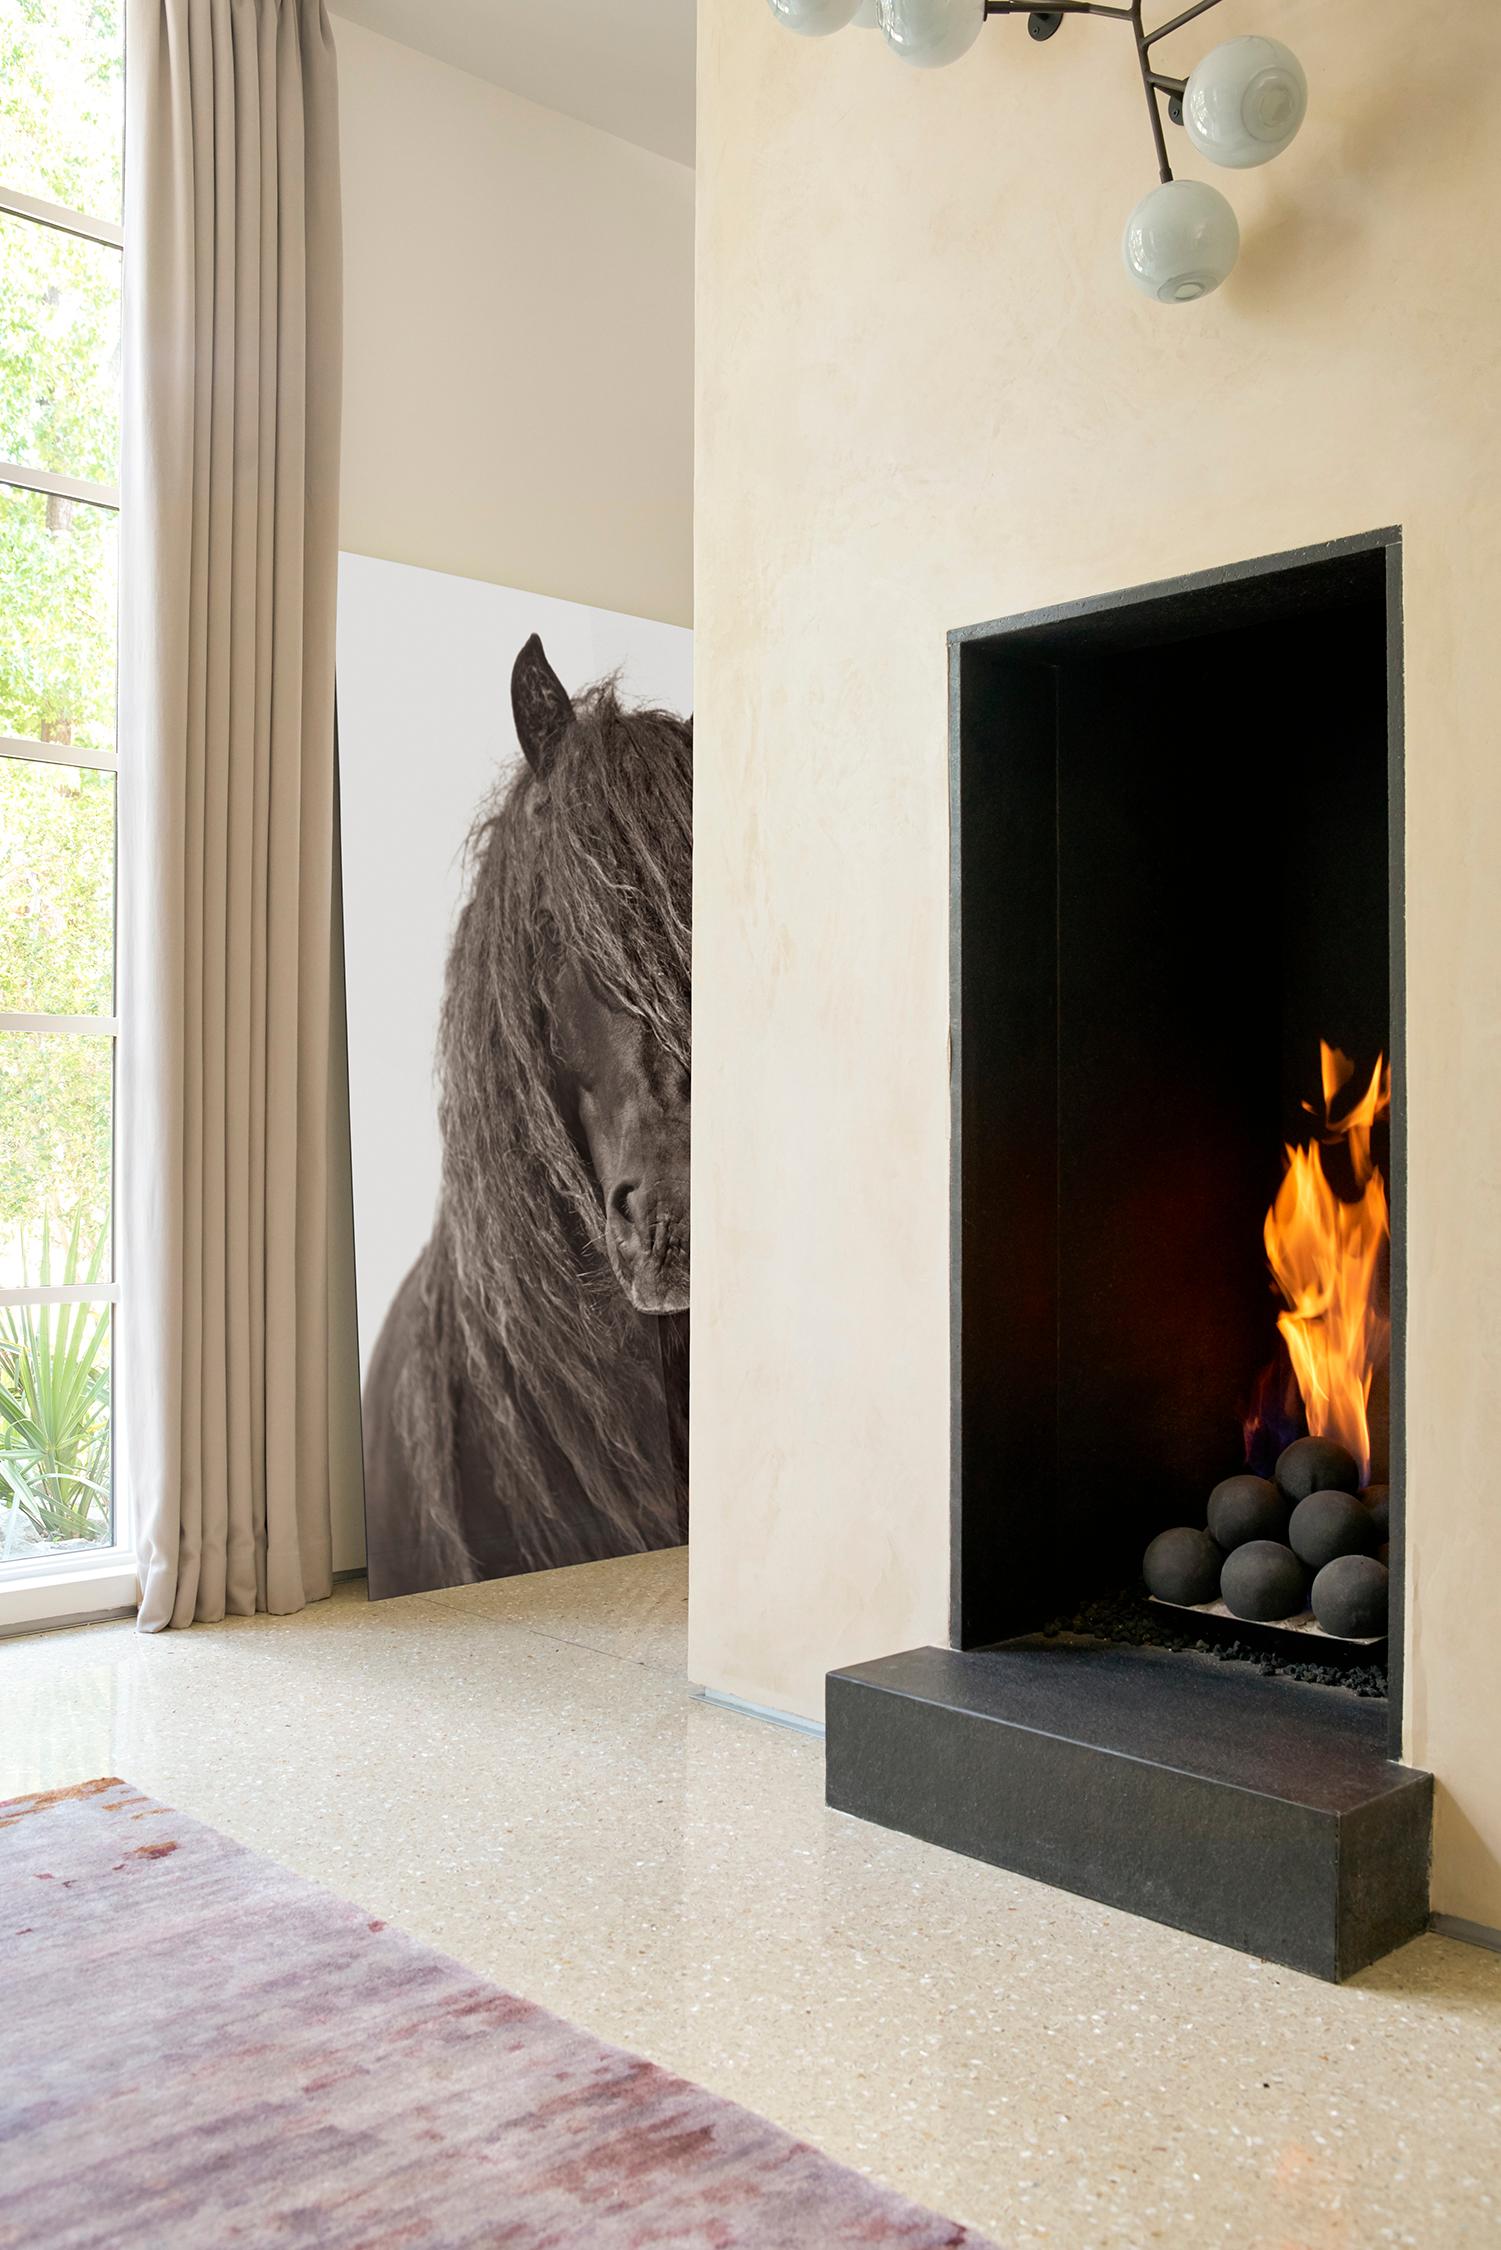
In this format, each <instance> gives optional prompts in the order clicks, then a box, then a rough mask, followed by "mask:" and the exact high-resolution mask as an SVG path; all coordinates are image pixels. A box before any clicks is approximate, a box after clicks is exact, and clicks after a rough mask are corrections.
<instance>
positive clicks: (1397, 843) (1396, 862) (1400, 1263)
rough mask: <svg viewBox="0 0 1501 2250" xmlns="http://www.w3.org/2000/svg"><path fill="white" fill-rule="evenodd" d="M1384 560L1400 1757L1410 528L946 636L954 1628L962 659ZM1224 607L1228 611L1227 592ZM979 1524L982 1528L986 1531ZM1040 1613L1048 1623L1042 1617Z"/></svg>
mask: <svg viewBox="0 0 1501 2250" xmlns="http://www.w3.org/2000/svg"><path fill="white" fill-rule="evenodd" d="M1364 557H1379V558H1381V561H1382V563H1383V567H1384V585H1385V602H1386V657H1387V758H1388V869H1389V887H1390V954H1389V964H1388V979H1389V992H1390V1005H1391V1022H1390V1052H1391V1066H1392V1091H1393V1100H1392V1120H1391V1155H1390V1178H1389V1181H1388V1194H1389V1198H1390V1203H1391V1214H1392V1256H1391V1327H1392V1334H1391V1394H1392V1426H1391V1459H1390V1471H1389V1473H1390V1482H1391V1488H1392V1506H1391V1545H1392V1611H1391V1636H1390V1647H1389V1683H1390V1712H1389V1740H1390V1751H1389V1754H1390V1756H1391V1757H1392V1758H1394V1759H1400V1757H1401V1755H1402V1735H1403V1693H1402V1677H1403V1662H1402V1655H1403V1637H1404V1633H1403V1605H1404V1563H1405V1530H1404V1524H1405V1509H1406V1488H1407V1461H1406V1450H1407V1449H1406V1411H1405V1408H1406V1395H1407V1393H1406V1377H1407V1100H1406V1085H1407V1077H1406V1070H1407V1054H1406V1044H1407V1043H1406V946H1405V842H1404V839H1405V817H1404V767H1405V755H1404V733H1403V655H1402V535H1401V530H1400V528H1399V527H1395V526H1391V527H1386V528H1383V529H1380V530H1376V531H1370V532H1365V533H1361V534H1359V535H1357V536H1355V537H1352V538H1346V539H1336V540H1331V541H1328V542H1325V543H1324V544H1322V545H1318V546H1312V547H1304V548H1298V549H1294V550H1291V551H1289V552H1286V553H1281V554H1275V555H1265V556H1259V557H1256V558H1254V559H1251V560H1248V561H1244V562H1238V563H1232V564H1228V565H1225V566H1223V567H1221V568H1219V569H1215V570H1209V571H1201V572H1196V573H1192V574H1189V575H1186V576H1183V577H1178V578H1172V579H1162V580H1156V581H1153V582H1150V583H1147V584H1144V585H1141V586H1135V587H1130V588H1127V589H1124V590H1122V591H1119V592H1116V593H1111V594H1105V595H1100V596H1095V597H1091V598H1089V599H1086V600H1083V601H1078V602H1071V603H1063V604H1060V605H1057V606H1055V607H1052V608H1048V609H1042V610H1035V611H1032V612H1029V613H1026V614H1023V615H1019V616H1013V617H1007V618H1002V619H999V620H995V621H992V622H989V623H984V624H979V625H972V626H966V627H963V628H959V629H957V630H955V631H953V632H951V633H950V635H949V637H948V648H949V838H950V893H949V904H950V928H949V946H950V951H949V962H950V984H949V1037H950V1056H951V1065H950V1103H951V1117H950V1130H951V1147H950V1431H951V1453H950V1555H951V1564H950V1568H951V1580H950V1638H951V1641H952V1645H953V1646H954V1647H955V1648H956V1649H965V1648H972V1647H976V1646H981V1645H984V1643H985V1642H986V1640H988V1639H989V1638H990V1636H989V1635H988V1634H986V1633H984V1632H983V1631H981V1630H979V1629H978V1627H977V1623H976V1618H975V1614H974V1605H973V1604H971V1603H968V1602H967V1601H966V1595H965V1555H966V1546H967V1545H971V1546H973V1545H974V1544H975V1540H972V1539H971V1537H970V1534H971V1533H972V1532H974V1530H975V1527H974V1526H972V1525H971V1524H969V1523H967V1521H966V1518H967V1515H968V1511H969V1507H970V1505H971V1501H970V1497H969V1493H968V1487H967V1483H966V1478H965V1473H964V1469H965V1463H964V1442H965V1440H964V1426H965V1415H964V1321H965V1294H964V1229H965V1205H966V1191H967V1190H970V1191H972V1190H973V1189H974V1187H975V1185H976V1183H975V1182H974V1181H972V1180H971V1179H970V1178H969V1169H970V1168H971V1167H969V1166H968V1162H967V1153H968V1152H967V1150H966V1146H965V1133H964V1112H965V1101H966V1091H967V1081H966V1077H965V1070H966V1056H965V1045H964V1023H965V1014H966V985H965V946H964V939H965V926H966V916H967V912H968V911H969V909H968V907H967V902H966V899H965V897H964V890H963V827H962V815H963V806H964V798H965V779H966V775H965V760H966V757H967V756H969V755H972V754H973V750H972V746H971V744H970V742H969V739H968V734H969V730H968V729H967V725H966V712H965V709H964V659H965V652H966V650H971V649H974V648H975V647H976V646H977V645H981V644H984V645H988V646H990V647H993V648H995V649H997V650H1003V649H1004V648H1005V647H1006V645H1007V643H1012V644H1014V645H1015V646H1016V648H1017V651H1018V653H1020V651H1021V649H1022V648H1023V647H1024V645H1025V640H1026V639H1027V638H1030V639H1032V640H1033V641H1034V642H1035V641H1037V640H1038V639H1040V638H1041V637H1042V636H1044V635H1046V634H1047V633H1049V632H1053V631H1057V630H1058V629H1060V628H1064V627H1067V626H1068V625H1070V624H1071V623H1072V624H1077V623H1081V622H1085V621H1089V620H1101V619H1108V618H1109V617H1110V616H1111V614H1112V613H1117V614H1125V613H1129V612H1131V611H1133V610H1140V611H1143V612H1146V611H1149V610H1150V611H1153V612H1155V617H1154V625H1155V626H1156V627H1157V628H1158V629H1160V628H1161V627H1162V626H1163V625H1164V623H1165V622H1166V621H1169V620H1170V619H1171V617H1172V615H1173V612H1174V608H1175V605H1176V606H1177V607H1179V608H1181V609H1182V610H1183V611H1184V613H1185V614H1187V613H1189V612H1201V611H1202V609H1203V606H1204V603H1205V598H1206V597H1210V598H1211V599H1212V598H1213V597H1214V596H1216V595H1220V596H1225V597H1233V598H1234V599H1235V600H1236V601H1237V602H1239V603H1241V604H1242V605H1244V604H1245V602H1246V601H1247V599H1249V601H1250V604H1251V606H1252V607H1254V605H1255V595H1256V591H1257V588H1258V585H1259V584H1260V583H1261V582H1268V586H1267V591H1268V597H1269V598H1271V587H1270V584H1269V582H1270V581H1272V580H1273V579H1276V578H1278V577H1282V576H1284V575H1285V574H1287V573H1289V572H1297V571H1299V570H1311V569H1316V568H1318V567H1320V566H1328V565H1337V564H1339V563H1340V562H1341V561H1348V560H1353V559H1355V558H1364ZM1225 606H1226V609H1227V610H1228V609H1229V607H1230V603H1229V601H1227V602H1226V605H1225ZM1170 662H1171V651H1170V648H1165V649H1164V667H1165V683H1164V684H1165V687H1166V686H1167V684H1168V681H1169V678H1170V673H1169V671H1168V667H1169V666H1170ZM977 1537H978V1534H976V1538H977ZM1038 1622H1040V1620H1039V1621H1038Z"/></svg>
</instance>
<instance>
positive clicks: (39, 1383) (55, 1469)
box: [0, 1213, 110, 1560]
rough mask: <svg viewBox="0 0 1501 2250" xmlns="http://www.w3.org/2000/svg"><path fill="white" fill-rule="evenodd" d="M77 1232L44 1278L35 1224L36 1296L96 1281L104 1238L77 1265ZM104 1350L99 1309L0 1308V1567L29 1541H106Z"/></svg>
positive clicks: (77, 1221)
mask: <svg viewBox="0 0 1501 2250" xmlns="http://www.w3.org/2000/svg"><path fill="white" fill-rule="evenodd" d="M82 1223H83V1220H82V1213H78V1214H77V1215H75V1217H74V1220H73V1224H72V1227H71V1229H70V1231H69V1235H68V1239H67V1242H66V1245H65V1247H64V1249H63V1254H62V1259H61V1269H62V1270H61V1271H60V1273H58V1274H57V1275H56V1276H54V1274H53V1271H52V1265H53V1257H52V1238H51V1229H50V1226H49V1225H48V1224H47V1223H46V1222H45V1221H44V1222H43V1227H42V1256H41V1271H40V1274H39V1275H38V1284H39V1286H40V1287H42V1288H50V1287H52V1286H53V1285H54V1282H56V1283H58V1284H61V1285H62V1286H64V1287H78V1286H79V1285H80V1284H81V1285H84V1286H88V1285H90V1284H92V1283H96V1282H97V1281H98V1279H99V1274H100V1268H101V1266H102V1264H103V1259H104V1245H105V1230H104V1229H103V1228H101V1229H100V1230H99V1232H98V1237H97V1239H96V1241H95V1243H94V1245H93V1247H92V1249H91V1251H90V1252H89V1255H88V1256H87V1258H85V1257H84V1256H83V1255H82V1252H81V1233H82ZM108 1343H109V1307H108V1305H99V1304H77V1305H7V1306H5V1307H3V1308H0V1560H6V1559H8V1558H10V1557H12V1556H13V1555H14V1554H15V1553H16V1551H17V1549H18V1547H19V1546H22V1545H31V1544H33V1543H35V1542H37V1541H41V1542H43V1543H44V1544H45V1545H47V1546H49V1547H55V1546H63V1545H71V1544H74V1543H77V1542H80V1541H84V1542H88V1543H90V1544H96V1545H97V1544H98V1543H99V1542H101V1541H104V1540H107V1539H108V1538H109V1536H110V1492H109V1406H110V1379H109V1354H108Z"/></svg>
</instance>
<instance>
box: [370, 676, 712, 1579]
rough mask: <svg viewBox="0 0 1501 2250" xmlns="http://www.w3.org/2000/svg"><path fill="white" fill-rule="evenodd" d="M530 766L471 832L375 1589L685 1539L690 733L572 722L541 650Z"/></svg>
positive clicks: (610, 699)
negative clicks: (428, 1202)
mask: <svg viewBox="0 0 1501 2250" xmlns="http://www.w3.org/2000/svg"><path fill="white" fill-rule="evenodd" d="M511 701H512V708H513V711H514V714H515V720H516V732H517V736H518V738H519V740H520V743H521V748H522V750H523V751H524V753H525V759H526V762H525V764H524V765H523V766H521V767H520V768H519V769H518V771H517V773H516V774H515V776H514V778H512V779H510V780H509V781H507V782H506V783H505V784H503V785H502V787H501V788H500V789H499V790H498V791H497V793H496V795H495V797H494V798H493V799H492V800H491V801H490V802H489V803H488V804H487V805H486V807H485V808H484V810H483V811H482V813H481V815H480V818H479V820H478V822H477V823H476V826H475V828H474V831H473V833H472V835H471V837H470V853H471V866H472V873H471V880H470V886H469V895H468V899H467V902H466V904H465V906H464V909H463V912H462V914H461V915H460V918H459V922H458V926H457V928H456V930H455V934H454V939H453V944H452V947H451V949H450V952H449V957H448V967H447V973H446V978H445V984H444V998H443V1013H442V1021H441V1027H440V1032H439V1041H438V1073H439V1086H440V1105H439V1117H440V1124H441V1129H442V1141H443V1177H442V1189H441V1194H440V1197H439V1204H438V1213H437V1218H436V1221H435V1223H434V1227H433V1233H432V1236H431V1239H430V1240H429V1242H428V1244H427V1247H426V1249H425V1250H424V1251H423V1253H422V1255H421V1257H420V1258H419V1259H418V1261H417V1263H416V1265H415V1266H414V1267H413V1268H412V1271H411V1272H410V1274H408V1276H407V1278H406V1280H405V1281H404V1282H403V1284H402V1286H401V1288H400V1290H399V1291H398V1293H397V1295H396V1298H395V1300H394V1302H393V1303H392V1306H391V1310H390V1312H389V1313H388V1314H387V1316H386V1321H385V1325H384V1327H383V1328H382V1330H381V1334H380V1338H379V1341H378V1342H377V1344H376V1348H375V1352H374V1355H373V1357H372V1359H371V1363H370V1370H369V1374H368V1377H367V1379H366V1384H365V1396H364V1411H365V1512H366V1525H367V1534H368V1548H369V1572H370V1591H371V1593H372V1595H374V1596H377V1597H378V1596H382V1595H387V1594H406V1593H415V1592H418V1591H420V1590H422V1589H424V1588H430V1587H435V1586H451V1585H457V1584H463V1583H466V1582H469V1581H472V1580H475V1579H479V1578H490V1577H497V1576H503V1575H506V1574H509V1573H512V1572H516V1571H527V1570H539V1569H545V1568H548V1567H550V1566H552V1565H555V1564H559V1563H577V1562H592V1561H597V1560H599V1559H601V1558H602V1557H605V1556H609V1555H622V1554H630V1553H635V1552H640V1551H642V1550H645V1549H648V1548H654V1547H667V1546H676V1545H678V1544H680V1543H681V1541H682V1540H683V1539H684V1538H685V1537H686V1536H687V1506H688V1488H687V1396H688V1354H687V1305H688V1116H689V1040H690V1001H689V973H690V946H691V927H692V923H691V915H692V905H691V881H692V772H693V733H692V722H691V721H685V720H682V719H679V718H676V717H674V716H673V715H672V714H671V713H669V712H666V711H657V710H631V709H629V708H627V707H626V706H625V705H623V704H622V703H621V701H620V700H619V698H618V696H617V694H616V692H615V688H614V685H613V683H612V682H610V681H605V682H603V683H601V684H600V685H599V686H598V687H595V688H593V689H591V690H590V691H589V692H588V693H587V694H585V695H583V696H581V697H580V698H579V700H578V701H577V702H576V703H575V702H573V701H571V700H570V698H569V696H568V693H567V691H566V689H565V688H564V687H563V685H562V683H561V682H560V681H559V679H558V677H557V675H556V674H555V673H554V671H553V670H552V667H551V666H550V665H549V663H548V661H547V658H546V656H545V654H544V653H543V649H542V643H541V642H540V640H538V639H537V637H536V635H535V634H534V635H533V636H532V638H531V639H530V640H529V641H528V642H527V644H526V646H525V648H524V649H523V650H522V651H521V654H520V655H519V656H518V658H517V659H516V665H515V669H514V672H513V673H512V678H511Z"/></svg>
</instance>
